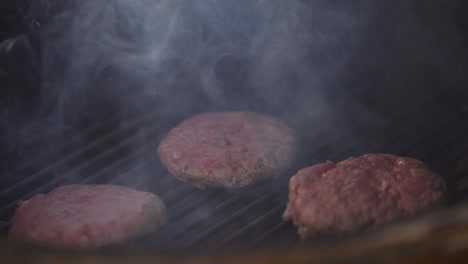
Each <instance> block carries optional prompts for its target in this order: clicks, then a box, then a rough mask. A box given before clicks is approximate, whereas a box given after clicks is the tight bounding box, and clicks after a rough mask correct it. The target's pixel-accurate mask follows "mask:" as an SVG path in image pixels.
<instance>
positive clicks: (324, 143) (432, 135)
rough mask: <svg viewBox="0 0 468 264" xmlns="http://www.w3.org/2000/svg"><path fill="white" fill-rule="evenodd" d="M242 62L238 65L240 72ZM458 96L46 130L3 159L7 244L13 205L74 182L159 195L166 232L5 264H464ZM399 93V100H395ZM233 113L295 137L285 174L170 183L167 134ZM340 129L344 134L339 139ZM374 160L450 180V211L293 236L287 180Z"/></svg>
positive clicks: (1, 225) (463, 115)
mask: <svg viewBox="0 0 468 264" xmlns="http://www.w3.org/2000/svg"><path fill="white" fill-rule="evenodd" d="M237 63H238V62H235V63H234V64H235V66H239V64H237ZM240 63H241V65H242V62H240ZM231 70H232V69H231ZM228 75H229V70H228ZM435 86H437V85H435ZM356 91H357V90H356ZM453 91H454V90H451V92H447V91H446V90H444V89H436V88H434V87H416V88H415V89H405V88H402V89H396V90H395V92H392V91H391V89H390V92H387V93H384V94H372V93H367V92H365V93H364V94H358V92H356V94H353V92H345V93H343V92H342V91H341V95H337V94H335V92H333V91H332V92H330V93H329V94H328V95H327V96H329V97H330V98H333V100H331V101H330V102H333V105H332V106H331V107H329V108H327V110H326V111H325V112H320V113H310V112H307V111H304V110H303V108H301V107H303V106H301V105H300V106H297V108H294V107H293V108H287V109H285V108H281V107H279V109H278V107H271V108H268V107H264V108H261V107H260V108H257V105H256V104H257V103H258V101H256V100H252V101H249V103H247V104H246V105H238V103H239V100H238V98H236V100H235V102H233V103H232V104H231V105H229V106H228V107H224V108H222V107H221V108H220V107H219V106H207V107H198V108H193V109H190V110H189V111H186V112H183V111H181V112H179V113H177V114H173V113H171V114H164V113H160V112H146V113H144V114H142V112H141V111H129V112H128V113H126V114H125V116H124V118H122V116H121V115H119V116H112V114H110V115H104V117H102V118H101V117H100V119H98V120H97V121H96V120H93V121H91V122H85V121H84V122H81V123H80V124H79V126H78V125H76V126H75V127H71V128H67V129H63V128H61V129H57V131H55V130H53V129H51V130H50V131H48V132H47V133H43V134H41V137H40V139H38V140H36V141H34V140H31V142H29V143H28V144H24V146H23V147H22V149H21V153H19V154H18V153H16V155H15V156H12V154H11V153H10V152H8V153H5V154H4V157H3V159H4V160H7V161H8V162H7V163H4V173H3V174H2V176H1V178H0V233H1V234H3V235H6V234H7V232H8V228H9V225H10V219H11V217H12V215H13V213H14V210H15V208H16V207H17V203H18V201H20V200H26V199H29V198H31V197H32V196H33V195H35V194H37V193H46V192H49V191H50V190H52V189H54V188H56V187H58V186H61V185H65V184H74V183H81V184H99V183H111V184H116V185H124V186H129V187H132V188H135V189H139V190H144V191H149V192H153V193H155V194H158V195H159V196H160V197H161V198H162V200H163V201H164V202H165V204H166V206H167V209H168V217H167V220H166V223H165V224H164V225H163V226H162V227H161V228H160V229H158V230H157V231H156V232H154V233H151V234H149V235H147V236H145V237H142V238H139V239H135V240H133V241H130V242H128V243H127V244H125V245H122V246H112V247H108V248H103V249H99V250H96V251H89V252H88V251H87V252H74V251H66V250H59V249H51V248H41V247H39V246H38V245H23V244H16V243H15V242H12V241H8V240H7V239H1V240H0V256H1V257H0V259H1V258H3V257H5V259H6V260H7V261H12V262H13V261H23V262H36V263H42V262H47V261H55V262H65V261H66V262H67V263H72V262H74V261H75V262H76V263H80V262H83V263H84V262H85V261H90V260H94V261H96V262H97V263H108V262H111V261H116V260H118V261H120V262H122V263H127V262H132V263H137V262H141V263H150V262H153V261H165V262H171V261H172V262H174V263H182V262H188V263H189V262H194V263H196V262H197V261H202V262H213V263H219V262H232V263H234V262H236V263H238V262H249V261H250V262H255V263H281V262H290V263H293V262H297V263H304V262H309V261H318V262H322V263H326V262H329V263H338V262H341V261H355V262H356V263H362V261H364V262H366V263H368V262H371V261H379V260H380V261H381V260H382V259H385V260H387V261H389V262H391V263H393V261H401V260H408V259H410V260H413V261H415V262H414V263H419V262H417V261H418V260H419V259H420V258H423V259H424V258H427V257H429V258H431V259H432V260H433V261H440V259H439V258H443V259H444V260H455V259H458V258H460V259H461V258H463V257H465V259H466V254H467V253H466V252H465V251H464V250H466V249H467V248H468V247H467V246H466V245H468V244H467V243H465V242H466V241H468V232H467V231H466V227H467V226H468V224H467V223H468V214H467V213H466V212H465V211H466V209H467V208H466V207H467V206H468V205H467V204H466V202H465V199H466V194H465V190H464V189H463V188H462V187H461V186H462V185H461V184H460V183H461V182H463V179H464V178H463V177H464V176H465V174H464V173H466V170H465V171H463V170H461V171H460V170H458V171H457V169H456V164H457V161H459V160H460V159H462V158H463V157H464V156H466V155H468V137H467V136H466V135H467V134H468V122H467V114H468V113H467V112H466V106H465V105H464V101H463V100H459V99H460V98H461V97H462V95H463V94H464V92H461V93H457V92H458V91H457V90H455V92H456V93H453ZM339 93H340V92H339ZM393 93H401V96H399V95H393V96H389V94H393ZM454 94H455V96H454ZM233 96H234V97H235V95H233ZM368 102H371V105H370V106H368V108H366V109H372V111H370V110H369V112H371V113H372V114H375V113H378V114H375V115H373V116H369V115H367V114H362V111H358V110H355V109H356V105H361V103H362V104H366V103H368ZM93 109H94V108H93ZM234 109H253V110H258V111H259V112H264V113H266V114H270V115H272V116H275V117H277V118H279V119H281V120H282V121H284V122H285V123H287V124H288V125H289V126H291V127H292V128H293V129H294V130H295V131H296V132H297V133H298V135H299V139H300V140H301V151H300V153H299V155H298V158H297V159H296V161H295V163H294V165H293V166H292V167H291V168H290V170H289V171H287V172H285V173H284V174H282V175H280V176H279V177H278V178H276V179H272V180H268V181H266V182H262V183H259V184H257V185H255V186H251V187H247V188H242V189H221V188H208V189H207V190H203V191H202V190H199V189H197V188H195V187H193V186H191V185H189V184H187V183H184V182H180V181H178V180H177V179H175V178H174V177H173V176H171V175H169V173H168V172H167V170H166V169H165V168H164V167H163V166H162V164H161V162H160V161H159V159H158V157H157V154H156V149H157V145H158V143H159V142H160V140H161V139H162V138H163V137H164V136H165V134H166V133H167V132H168V131H169V129H171V128H172V127H174V126H175V125H177V124H178V123H179V122H181V121H182V120H183V119H185V118H188V117H190V116H192V115H194V114H196V113H198V112H202V111H209V110H234ZM327 111H331V113H330V112H327ZM331 116H332V117H333V119H331V120H330V119H329V117H331ZM123 120H124V121H123ZM83 124H84V125H83ZM350 124H351V126H350ZM341 129H343V130H345V131H346V133H345V135H343V133H336V131H337V130H341ZM343 130H342V131H343ZM331 131H332V132H331ZM333 131H335V133H333ZM57 135H60V137H61V139H63V140H60V141H58V142H60V144H50V143H51V142H55V141H54V140H56V139H57ZM372 152H382V153H392V154H396V155H400V156H408V157H412V158H417V159H420V160H422V161H424V162H425V163H426V164H428V166H429V167H430V168H432V169H433V170H434V171H436V172H437V173H438V174H440V175H441V176H443V178H444V179H445V180H446V182H447V184H448V186H449V192H450V195H449V198H448V201H447V202H446V204H445V205H444V206H443V207H441V208H437V209H434V210H432V211H430V212H425V213H423V214H421V215H418V216H414V217H410V218H407V219H402V220H400V221H396V222H395V223H392V224H390V225H388V226H384V227H382V228H378V229H377V230H373V231H368V232H365V233H358V234H350V235H345V236H339V237H328V236H319V237H317V238H315V239H312V240H311V241H307V242H304V241H302V242H301V241H299V239H298V236H297V234H296V228H295V227H294V226H293V225H292V224H291V223H286V222H283V221H282V218H281V215H282V213H283V212H284V210H285V206H286V202H287V195H288V188H287V186H288V180H289V177H290V176H291V175H293V174H294V173H295V172H296V171H297V170H298V169H300V168H303V167H305V166H309V165H312V164H315V163H318V162H324V161H326V160H332V161H340V160H343V159H345V158H347V157H349V156H359V155H362V154H365V153H372ZM425 261H427V259H425ZM425 263H428V262H425Z"/></svg>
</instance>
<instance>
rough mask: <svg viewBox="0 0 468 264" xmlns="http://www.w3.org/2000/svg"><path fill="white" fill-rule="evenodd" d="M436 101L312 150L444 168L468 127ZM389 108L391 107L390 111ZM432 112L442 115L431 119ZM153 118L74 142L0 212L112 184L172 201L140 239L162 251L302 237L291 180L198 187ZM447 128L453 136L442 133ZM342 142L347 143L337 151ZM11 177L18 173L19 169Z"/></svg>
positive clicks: (7, 192)
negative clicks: (289, 213)
mask: <svg viewBox="0 0 468 264" xmlns="http://www.w3.org/2000/svg"><path fill="white" fill-rule="evenodd" d="M434 101H435V99H434V100H432V99H431V101H426V102H421V103H419V104H407V105H408V107H406V111H421V117H420V119H419V120H418V124H417V125H416V124H413V121H410V120H405V111H397V113H396V114H395V115H393V116H392V117H391V118H389V119H388V120H386V121H387V123H386V125H382V126H377V127H373V128H371V129H369V130H368V131H367V133H363V134H362V136H357V140H356V141H352V142H349V141H348V142H345V141H346V140H343V139H340V138H339V137H340V135H339V133H336V135H334V136H333V135H332V136H329V137H327V139H326V140H323V139H324V138H322V136H323V135H322V134H321V133H320V132H317V133H315V134H314V135H312V136H310V140H311V141H312V142H314V143H311V146H313V149H312V150H310V151H308V153H310V154H312V155H313V157H312V158H315V159H317V160H322V161H323V159H334V160H336V161H338V160H341V159H342V158H346V157H347V156H349V155H357V154H360V153H362V152H368V151H372V152H374V151H382V152H394V153H396V154H402V155H403V154H407V155H408V156H413V157H418V158H423V159H424V160H427V161H430V163H432V162H433V163H434V164H439V165H440V167H441V168H442V167H444V166H446V165H447V164H450V162H453V160H452V159H453V158H455V157H457V156H458V155H459V154H460V153H463V151H464V149H468V139H466V138H463V135H464V134H466V132H468V125H465V121H464V117H463V116H461V115H454V114H451V113H452V111H451V110H450V109H449V108H448V107H446V106H444V105H432V103H433V102H434ZM391 107H392V105H390V104H389V105H388V109H387V110H388V111H390V109H391ZM434 117H443V118H440V119H437V120H435V121H433V122H432V119H433V118H434ZM153 122H154V118H153V117H145V118H141V119H139V121H136V120H135V121H134V122H131V123H129V124H128V126H124V127H121V128H119V129H118V130H116V131H112V132H110V133H106V134H105V136H103V137H97V138H96V139H93V140H91V141H90V142H89V143H88V144H87V145H86V146H83V147H82V148H79V149H73V146H75V145H73V144H72V143H70V145H69V147H68V148H70V149H71V151H70V153H68V154H67V155H65V156H63V157H62V158H61V159H59V160H55V161H53V162H51V163H50V165H49V166H45V167H42V168H41V169H40V170H38V171H36V172H35V173H30V174H29V175H31V176H30V177H28V178H25V179H21V180H17V181H16V183H15V184H13V185H12V186H10V187H8V188H6V189H4V190H3V191H2V192H1V193H0V200H3V201H7V202H6V203H5V204H6V207H3V208H2V209H0V219H1V220H8V219H9V217H10V216H11V215H12V213H13V210H14V208H15V207H16V201H17V200H18V199H27V198H29V197H31V196H32V195H34V194H36V193H37V192H44V191H48V190H50V189H52V188H55V187H56V186H58V185H61V184H70V183H83V184H89V183H112V184H118V185H125V186H129V187H133V188H136V189H140V190H146V191H150V192H153V193H156V194H158V195H159V196H160V197H161V198H162V199H163V200H164V202H165V203H166V206H167V208H168V217H167V218H168V219H167V222H166V224H165V225H164V226H163V227H161V228H160V229H159V230H158V231H157V232H155V233H154V234H150V235H149V236H147V237H146V238H143V239H142V240H141V241H136V243H137V244H138V243H152V244H154V245H158V246H161V247H162V248H197V247H206V246H210V247H212V248H215V247H224V246H228V245H231V244H236V243H240V242H241V243H243V244H245V245H247V246H255V245H258V244H259V243H266V242H271V241H275V242H279V243H280V244H282V245H286V244H290V243H296V242H297V235H296V234H295V233H296V231H295V228H294V227H292V225H291V224H290V223H284V222H282V219H281V215H282V212H283V211H284V208H285V203H286V196H284V194H287V185H286V184H281V185H280V184H276V185H272V186H271V187H270V188H267V187H262V188H259V189H255V190H256V192H255V191H253V192H252V191H242V190H241V191H228V190H222V189H208V190H206V191H201V190H198V189H195V188H194V187H192V186H190V185H189V184H187V183H184V182H180V181H179V180H177V179H175V178H174V177H173V176H171V175H168V174H167V172H166V170H165V169H164V168H163V167H162V166H161V164H160V163H159V161H158V159H157V156H156V151H155V150H156V145H157V143H158V141H159V139H160V136H161V135H162V133H163V132H165V131H164V130H165V128H166V127H165V126H163V125H154V123H153ZM319 129H320V128H318V130H319ZM447 129H450V130H454V133H445V134H444V131H446V130H447ZM424 130H427V131H426V132H427V133H424V134H423V135H422V134H421V133H420V131H424ZM363 131H366V129H364V130H363ZM374 135H381V137H380V138H385V140H384V141H379V140H374V138H373V136H374ZM441 135H443V136H441ZM142 138H144V139H142ZM339 144H341V147H340V148H336V146H337V145H339ZM454 144H460V145H463V146H465V148H463V147H461V146H460V147H458V148H457V150H456V151H455V152H451V151H450V150H448V149H447V148H446V147H447V146H450V145H454ZM330 146H331V147H330ZM314 152H315V153H314ZM441 155H442V156H444V155H445V156H444V158H443V159H442V161H440V162H436V161H439V159H440V157H441ZM52 157H54V155H51V156H50V158H52ZM48 158H49V157H48ZM48 158H47V159H48ZM308 158H309V157H308ZM47 159H44V160H47ZM41 160H43V159H39V161H41ZM39 163H40V162H39ZM307 165H311V164H307ZM33 167H34V166H29V165H27V166H26V167H25V168H23V169H19V170H17V171H16V172H22V173H26V175H27V172H30V170H31V169H30V168H33ZM9 175H11V176H9V177H13V176H14V174H13V173H10V174H9ZM289 176H290V175H284V177H282V178H281V180H285V181H284V182H286V180H287V178H288V177H289ZM24 190H28V192H24Z"/></svg>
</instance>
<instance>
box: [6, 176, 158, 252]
mask: <svg viewBox="0 0 468 264" xmlns="http://www.w3.org/2000/svg"><path fill="white" fill-rule="evenodd" d="M165 213H166V208H165V205H164V204H163V202H162V201H161V199H160V198H159V197H158V196H156V195H154V194H152V193H148V192H142V191H137V190H134V189H130V188H127V187H122V186H115V185H66V186H61V187H58V188H56V189H54V190H53V191H51V192H50V193H48V194H37V195H35V196H34V197H32V198H31V199H29V200H26V201H23V202H21V203H20V205H19V207H18V208H17V209H16V211H15V214H14V216H13V219H12V224H11V228H10V232H9V237H10V238H11V239H15V240H21V241H27V242H33V243H43V244H47V245H52V246H60V247H70V248H95V247H100V246H104V245H109V244H114V243H120V242H123V241H125V240H127V239H130V238H135V237H138V236H140V235H143V234H145V233H149V232H152V231H154V230H156V229H157V228H158V227H159V226H160V225H161V224H162V222H163V220H164V216H165Z"/></svg>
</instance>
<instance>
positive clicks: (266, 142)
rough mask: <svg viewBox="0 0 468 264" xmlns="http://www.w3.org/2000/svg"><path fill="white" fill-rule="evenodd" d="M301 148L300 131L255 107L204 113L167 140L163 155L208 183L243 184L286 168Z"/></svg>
mask: <svg viewBox="0 0 468 264" xmlns="http://www.w3.org/2000/svg"><path fill="white" fill-rule="evenodd" d="M295 149H296V139H295V136H294V133H293V132H292V130H291V129H290V128H288V127H287V126H286V125H285V124H283V123H282V122H280V121H279V120H276V119H274V118H272V117H269V116H266V115H262V114H257V113H252V112H220V113H203V114H199V115H196V116H194V117H192V118H190V119H188V120H185V121H184V122H182V123H181V124H180V125H178V126H177V127H175V128H173V129H172V130H171V131H170V132H169V133H168V135H167V136H166V137H165V138H164V139H163V140H162V142H161V143H160V145H159V147H158V154H159V157H160V159H161V161H162V163H163V164H164V165H165V166H166V168H167V169H168V170H169V171H170V172H171V173H172V174H173V175H174V176H176V177H177V178H179V179H181V180H183V181H188V182H191V183H193V184H194V185H195V186H198V187H200V188H203V187H204V186H205V185H211V186H219V187H242V186H247V185H250V184H254V183H256V182H258V181H260V180H263V179H265V178H267V177H273V176H275V175H278V174H279V173H281V172H283V171H284V170H285V169H286V168H287V167H288V166H289V165H290V164H291V161H292V159H293V156H294V152H295Z"/></svg>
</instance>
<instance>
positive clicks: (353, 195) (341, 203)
mask: <svg viewBox="0 0 468 264" xmlns="http://www.w3.org/2000/svg"><path fill="white" fill-rule="evenodd" d="M445 189H446V187H445V184H444V182H443V181H442V179H441V178H440V177H439V176H438V175H436V174H435V173H434V172H432V171H431V170H430V169H429V168H428V167H427V166H426V165H425V164H424V163H422V162H421V161H419V160H415V159H411V158H403V157H398V156H395V155H390V154H367V155H364V156H361V157H357V158H354V157H352V158H348V159H346V160H344V161H341V162H338V163H336V164H335V163H333V162H330V161H327V162H326V163H322V164H318V165H314V166H311V167H307V168H305V169H302V170H300V171H299V172H298V173H297V174H296V175H294V176H293V177H292V178H291V180H290V182H289V202H288V205H287V208H286V211H285V212H284V215H283V218H284V219H285V220H291V221H293V223H294V224H295V225H296V226H298V234H299V235H300V236H301V237H302V238H307V237H310V236H312V235H314V234H315V233H346V232H352V231H357V230H362V229H366V228H372V227H376V226H378V225H381V224H383V223H386V222H389V221H391V220H394V219H397V218H398V217H402V216H405V215H412V214H414V213H417V212H419V211H421V210H424V209H426V208H428V207H429V206H431V205H433V204H435V203H437V202H439V201H441V199H442V197H443V193H444V191H445Z"/></svg>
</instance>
